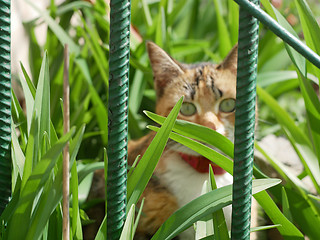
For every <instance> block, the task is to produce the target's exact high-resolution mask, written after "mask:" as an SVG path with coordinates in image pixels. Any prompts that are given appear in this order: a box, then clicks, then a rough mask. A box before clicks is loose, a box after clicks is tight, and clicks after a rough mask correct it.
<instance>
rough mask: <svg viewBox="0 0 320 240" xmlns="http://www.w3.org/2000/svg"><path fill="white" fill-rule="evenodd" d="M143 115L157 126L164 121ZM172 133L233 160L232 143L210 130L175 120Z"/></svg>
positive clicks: (156, 117)
mask: <svg viewBox="0 0 320 240" xmlns="http://www.w3.org/2000/svg"><path fill="white" fill-rule="evenodd" d="M144 113H145V114H146V115H147V116H148V117H149V118H150V119H152V120H153V121H155V122H156V123H158V124H163V122H164V121H165V117H162V116H159V115H157V114H155V113H151V112H148V111H145V112H144ZM173 131H175V132H177V133H179V134H182V135H184V136H186V137H189V138H192V139H195V140H199V141H203V142H205V143H208V144H210V145H213V146H215V147H217V148H219V149H220V150H221V151H222V152H224V153H225V154H227V155H228V156H229V157H231V158H233V143H232V142H231V141H230V140H229V139H227V138H226V137H225V136H223V135H221V134H220V133H218V132H216V131H214V130H212V129H210V128H207V127H205V126H202V125H198V124H195V123H191V122H187V121H184V120H177V121H176V123H175V125H174V127H173ZM199 136H201V138H199Z"/></svg>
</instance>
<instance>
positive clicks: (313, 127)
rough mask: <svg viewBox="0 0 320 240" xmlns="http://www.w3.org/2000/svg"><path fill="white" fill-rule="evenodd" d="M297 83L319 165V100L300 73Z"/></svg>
mask: <svg viewBox="0 0 320 240" xmlns="http://www.w3.org/2000/svg"><path fill="white" fill-rule="evenodd" d="M299 83H300V89H301V92H302V96H303V99H304V102H305V106H306V112H307V120H308V126H309V130H310V132H311V138H312V143H313V148H314V151H315V153H316V155H317V157H318V162H319V166H320V149H319V146H320V131H319V124H320V101H319V98H318V96H317V93H316V92H315V90H314V88H313V87H312V85H311V84H310V82H309V81H308V80H307V79H306V78H305V77H304V76H303V75H301V74H299Z"/></svg>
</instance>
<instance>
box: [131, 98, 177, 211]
mask: <svg viewBox="0 0 320 240" xmlns="http://www.w3.org/2000/svg"><path fill="white" fill-rule="evenodd" d="M182 102H183V97H182V98H181V99H180V100H179V101H178V102H177V104H176V105H175V107H174V108H173V109H172V110H171V112H170V114H169V116H168V118H167V119H166V121H165V123H164V124H163V126H162V127H161V129H160V131H159V133H158V134H157V135H156V136H155V137H154V139H153V140H152V142H151V144H150V145H149V147H148V149H147V150H146V152H145V153H144V155H143V157H142V158H141V159H140V162H139V164H138V165H137V167H136V168H135V170H134V171H133V173H132V175H131V177H130V178H129V179H128V186H127V196H128V199H129V201H128V205H129V206H131V204H135V203H137V201H138V199H139V198H140V195H141V194H142V192H143V191H144V189H145V187H146V185H147V183H148V181H149V179H150V178H151V176H152V173H153V171H154V169H155V167H156V165H157V163H158V161H159V159H160V156H161V154H162V152H163V150H164V148H165V145H166V143H167V140H168V138H169V134H170V132H171V130H172V127H173V125H174V123H175V120H176V118H177V116H178V113H179V111H180V107H181V105H182Z"/></svg>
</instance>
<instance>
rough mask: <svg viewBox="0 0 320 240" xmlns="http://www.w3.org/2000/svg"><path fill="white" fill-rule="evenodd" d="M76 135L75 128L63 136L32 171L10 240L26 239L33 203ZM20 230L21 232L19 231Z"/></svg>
mask: <svg viewBox="0 0 320 240" xmlns="http://www.w3.org/2000/svg"><path fill="white" fill-rule="evenodd" d="M73 134H74V128H73V129H72V130H71V131H70V132H69V133H68V134H66V135H65V136H63V137H62V138H61V139H60V140H59V141H58V142H57V143H56V144H55V145H54V146H53V147H52V148H51V149H50V150H49V151H48V152H47V153H46V154H45V155H44V156H43V157H42V159H41V161H39V163H38V164H37V166H36V167H35V168H34V170H33V171H32V173H31V175H30V177H29V178H28V180H27V182H26V184H25V186H24V188H22V190H21V194H20V199H19V202H18V205H17V208H16V210H15V212H14V213H13V215H12V217H11V219H10V221H9V223H8V229H7V232H6V234H7V238H8V239H25V237H26V234H27V232H28V231H29V223H30V216H31V211H32V206H33V201H34V199H35V197H36V195H37V194H38V193H39V191H40V189H41V188H42V187H43V186H44V184H45V183H46V179H48V178H49V175H50V173H51V171H52V169H53V167H54V166H55V165H56V162H57V160H58V157H59V155H60V154H61V152H62V149H63V147H64V146H65V144H66V142H67V141H68V140H69V139H70V138H71V136H72V135H73ZM17 229H19V231H17Z"/></svg>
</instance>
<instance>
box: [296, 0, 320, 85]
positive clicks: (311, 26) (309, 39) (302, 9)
mask: <svg viewBox="0 0 320 240" xmlns="http://www.w3.org/2000/svg"><path fill="white" fill-rule="evenodd" d="M295 5H296V7H297V9H298V13H299V17H300V21H301V26H302V29H303V34H304V38H305V40H306V43H307V45H308V46H309V47H310V48H311V49H312V50H313V51H315V52H316V53H318V54H319V53H320V43H319V36H320V27H319V25H318V23H317V20H316V19H315V17H314V15H313V13H312V11H311V9H310V7H309V6H308V4H307V2H306V1H305V0H295ZM312 68H313V69H314V71H315V73H316V75H317V76H318V78H319V83H320V69H318V68H317V67H315V66H314V65H312Z"/></svg>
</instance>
